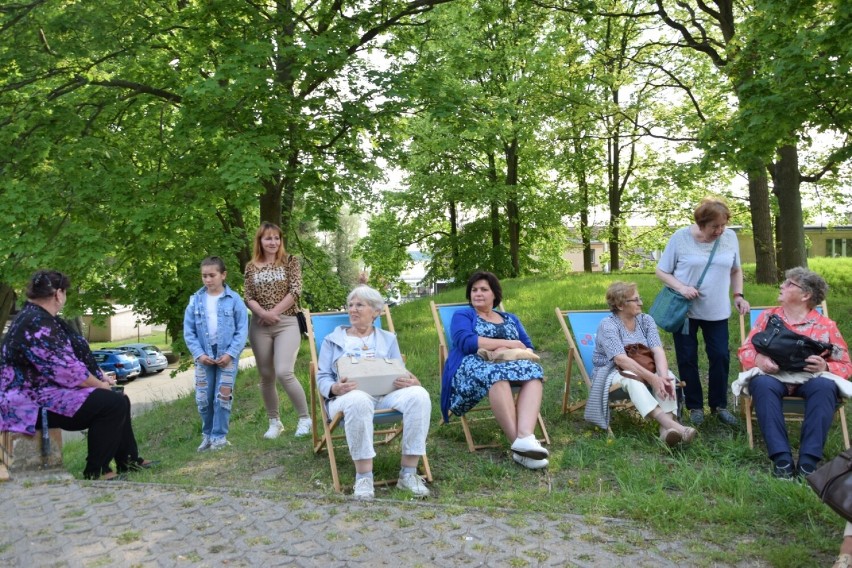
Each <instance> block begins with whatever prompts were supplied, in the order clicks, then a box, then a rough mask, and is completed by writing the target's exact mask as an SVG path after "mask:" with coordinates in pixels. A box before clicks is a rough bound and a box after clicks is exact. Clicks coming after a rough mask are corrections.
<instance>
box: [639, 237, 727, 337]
mask: <svg viewBox="0 0 852 568" xmlns="http://www.w3.org/2000/svg"><path fill="white" fill-rule="evenodd" d="M720 240H721V237H720V238H718V239H716V243H715V244H714V245H713V249H712V250H711V251H710V258H708V259H707V264H705V265H704V271H703V272H701V277H700V278H699V279H698V283H697V284H696V285H695V287H696V288H701V283H702V282H704V275H706V274H707V269H708V268H710V263H711V262H713V255H715V254H716V249H717V248H719V241H720ZM689 303H690V300H687V299H686V298H684V297H683V296H682V295H681V294H680V293H678V292H675V291H674V290H672V289H671V288H669V287H668V286H663V289H662V290H660V293H659V294H657V297H656V298H654V303H653V304H651V309H650V310H648V315H649V316H651V317H652V318H654V321H655V322H656V324H657V325H658V326H660V327H661V328H662V329H664V330H666V331H668V332H669V333H677V332H680V333H683V334H687V333H689V318H688V317H686V314H687V312H688V311H689Z"/></svg>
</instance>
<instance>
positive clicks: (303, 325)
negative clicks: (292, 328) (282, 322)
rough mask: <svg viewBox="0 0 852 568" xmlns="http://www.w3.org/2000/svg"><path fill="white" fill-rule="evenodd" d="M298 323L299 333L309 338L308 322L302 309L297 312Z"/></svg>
mask: <svg viewBox="0 0 852 568" xmlns="http://www.w3.org/2000/svg"><path fill="white" fill-rule="evenodd" d="M296 321H298V322H299V333H301V334H302V335H303V336H305V337H307V336H308V320H307V319H305V312H303V311H302V309H301V308H299V311H298V312H296Z"/></svg>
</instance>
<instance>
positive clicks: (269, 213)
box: [260, 179, 281, 225]
mask: <svg viewBox="0 0 852 568" xmlns="http://www.w3.org/2000/svg"><path fill="white" fill-rule="evenodd" d="M262 185H263V193H261V194H260V222H261V223H263V222H264V221H268V222H270V223H275V224H276V225H281V182H280V181H279V180H275V179H266V180H263V182H262Z"/></svg>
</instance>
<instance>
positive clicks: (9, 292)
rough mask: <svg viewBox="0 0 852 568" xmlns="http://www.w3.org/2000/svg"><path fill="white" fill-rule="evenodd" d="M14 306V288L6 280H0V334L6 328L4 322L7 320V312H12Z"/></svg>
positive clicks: (0, 334)
mask: <svg viewBox="0 0 852 568" xmlns="http://www.w3.org/2000/svg"><path fill="white" fill-rule="evenodd" d="M14 307H15V290H13V289H12V287H11V286H9V284H7V283H6V282H0V336H2V335H3V330H4V329H6V322H7V321H9V314H10V313H12V308H14Z"/></svg>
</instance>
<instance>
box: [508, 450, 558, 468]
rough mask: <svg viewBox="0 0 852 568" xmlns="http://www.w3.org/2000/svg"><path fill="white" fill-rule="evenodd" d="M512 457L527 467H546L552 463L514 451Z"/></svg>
mask: <svg viewBox="0 0 852 568" xmlns="http://www.w3.org/2000/svg"><path fill="white" fill-rule="evenodd" d="M512 459H513V460H515V461H516V462H517V463H519V464H521V465H522V466H524V467H525V468H527V469H544V468H546V467H547V465H548V464H549V463H550V462H549V461H547V460H534V459H532V458H528V457H526V456H522V455H521V454H517V453H515V452H512Z"/></svg>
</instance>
